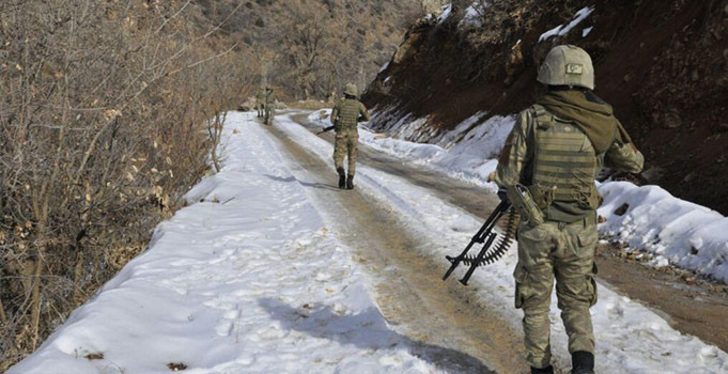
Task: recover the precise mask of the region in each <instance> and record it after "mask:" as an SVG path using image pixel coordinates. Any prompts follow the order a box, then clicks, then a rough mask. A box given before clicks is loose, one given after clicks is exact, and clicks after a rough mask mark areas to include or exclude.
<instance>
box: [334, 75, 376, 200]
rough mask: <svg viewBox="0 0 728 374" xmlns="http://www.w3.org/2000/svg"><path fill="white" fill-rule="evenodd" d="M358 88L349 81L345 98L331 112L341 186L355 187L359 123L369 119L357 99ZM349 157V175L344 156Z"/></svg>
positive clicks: (336, 162) (335, 160) (364, 108)
mask: <svg viewBox="0 0 728 374" xmlns="http://www.w3.org/2000/svg"><path fill="white" fill-rule="evenodd" d="M357 94H358V93H357V88H356V86H355V85H354V84H352V83H349V84H347V85H346V87H345V89H344V98H343V99H341V101H339V102H338V103H337V104H336V106H335V107H334V110H333V111H332V112H331V122H332V123H333V125H334V130H335V131H336V141H335V142H334V165H335V166H336V172H337V173H339V188H346V189H349V190H351V189H353V188H354V173H355V171H356V155H357V145H358V144H357V143H358V142H359V131H358V130H357V123H358V122H360V121H369V118H370V116H369V112H367V108H366V107H365V106H364V104H362V103H361V102H360V101H359V100H357ZM346 156H348V157H349V175H348V176H347V175H346V174H345V172H344V166H343V165H344V157H346Z"/></svg>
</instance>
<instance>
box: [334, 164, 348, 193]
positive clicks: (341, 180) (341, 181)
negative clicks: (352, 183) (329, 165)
mask: <svg viewBox="0 0 728 374" xmlns="http://www.w3.org/2000/svg"><path fill="white" fill-rule="evenodd" d="M336 172H337V173H339V188H341V189H344V188H346V173H345V172H344V168H338V169H336Z"/></svg>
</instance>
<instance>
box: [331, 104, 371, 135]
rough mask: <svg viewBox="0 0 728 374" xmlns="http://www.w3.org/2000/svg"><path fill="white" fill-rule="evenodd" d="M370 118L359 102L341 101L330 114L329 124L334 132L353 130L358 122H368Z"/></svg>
mask: <svg viewBox="0 0 728 374" xmlns="http://www.w3.org/2000/svg"><path fill="white" fill-rule="evenodd" d="M370 118H371V116H370V115H369V112H367V108H366V107H365V106H364V104H362V103H361V102H360V101H359V100H356V99H342V100H341V101H339V103H338V104H336V106H335V107H334V110H333V111H332V112H331V122H332V123H333V125H334V130H336V132H340V131H346V130H355V131H356V126H357V123H358V122H360V121H369V119H370Z"/></svg>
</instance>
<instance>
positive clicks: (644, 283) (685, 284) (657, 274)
mask: <svg viewBox="0 0 728 374" xmlns="http://www.w3.org/2000/svg"><path fill="white" fill-rule="evenodd" d="M293 119H294V120H295V121H296V122H298V123H299V124H301V125H302V126H304V127H307V128H309V129H310V130H312V131H316V130H317V129H318V128H317V127H316V126H315V125H313V124H311V123H310V122H309V121H308V118H307V115H295V116H293ZM324 138H325V139H327V140H328V141H330V142H333V136H332V135H331V134H326V135H324ZM358 160H359V162H361V163H363V164H365V165H368V166H370V167H373V168H376V169H379V170H382V171H385V172H387V173H390V174H394V175H399V176H404V177H406V178H407V179H408V180H409V181H410V182H412V183H414V184H416V185H418V186H421V187H425V188H427V189H429V190H430V191H431V192H432V193H433V194H435V195H436V196H438V197H439V198H441V199H442V200H444V201H447V202H449V203H451V204H453V205H456V206H459V207H461V208H463V209H465V210H466V211H468V212H469V213H471V214H473V215H475V216H477V217H481V218H483V219H485V218H487V216H488V215H489V214H490V212H491V210H492V209H493V208H494V207H495V205H496V204H497V201H496V198H495V196H493V194H491V193H488V192H486V191H484V190H483V189H482V188H479V187H477V186H475V185H473V184H469V183H466V182H463V181H460V180H456V179H453V178H449V177H447V176H445V175H443V174H442V173H439V172H436V171H432V170H427V169H425V168H420V167H417V166H413V165H410V164H404V163H402V162H401V160H398V159H396V158H394V157H391V156H388V155H385V154H382V153H381V152H378V151H376V150H372V149H371V148H369V147H367V146H365V145H361V144H360V147H359V159H358ZM620 253H622V251H620V250H619V249H617V248H616V247H615V246H614V245H609V244H608V245H602V246H600V248H598V255H597V266H598V267H599V278H600V279H601V280H602V282H603V283H606V284H607V286H608V287H610V288H612V289H613V290H615V291H617V292H618V293H620V294H623V295H625V296H628V297H629V298H631V299H633V300H636V301H639V302H641V303H642V304H643V305H645V306H647V307H649V308H651V309H652V310H655V311H656V312H657V313H658V314H660V315H661V316H663V318H665V319H666V320H667V321H668V322H669V323H670V325H671V326H672V327H673V328H675V329H676V330H678V331H681V332H683V333H686V334H690V335H695V336H697V337H699V338H700V339H702V340H703V341H706V342H709V343H712V344H715V345H717V346H718V347H720V348H721V349H723V350H725V351H728V324H726V323H725V320H726V318H728V293H726V288H725V287H723V286H721V285H715V284H711V283H710V282H707V281H704V280H700V279H696V277H695V276H693V275H692V274H690V273H686V272H683V271H678V270H675V269H672V268H665V269H655V268H649V267H646V266H644V265H642V264H639V263H636V262H634V261H633V260H629V259H625V258H623V257H621V256H620ZM440 268H441V267H440ZM430 277H431V278H436V277H437V274H435V273H433V274H430Z"/></svg>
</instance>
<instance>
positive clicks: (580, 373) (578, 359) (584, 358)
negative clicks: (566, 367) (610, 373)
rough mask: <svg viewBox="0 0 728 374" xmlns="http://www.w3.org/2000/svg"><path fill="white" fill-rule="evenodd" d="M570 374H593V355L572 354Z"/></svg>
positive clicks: (584, 352) (588, 353)
mask: <svg viewBox="0 0 728 374" xmlns="http://www.w3.org/2000/svg"><path fill="white" fill-rule="evenodd" d="M571 374H594V355H593V354H592V353H591V352H586V351H577V352H574V353H572V354H571Z"/></svg>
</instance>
